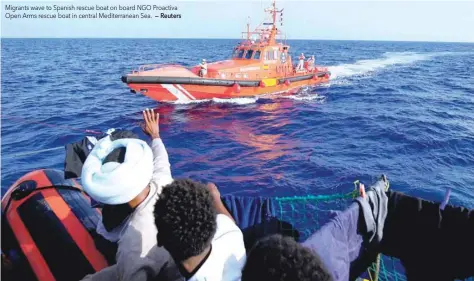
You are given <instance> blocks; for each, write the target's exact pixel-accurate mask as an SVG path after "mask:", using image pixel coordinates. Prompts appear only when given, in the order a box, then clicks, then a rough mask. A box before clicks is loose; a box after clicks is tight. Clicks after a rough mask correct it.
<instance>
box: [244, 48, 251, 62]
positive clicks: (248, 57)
mask: <svg viewBox="0 0 474 281" xmlns="http://www.w3.org/2000/svg"><path fill="white" fill-rule="evenodd" d="M252 55H253V50H248V51H247V55H246V56H245V58H246V59H248V60H249V59H250V58H251V57H252Z"/></svg>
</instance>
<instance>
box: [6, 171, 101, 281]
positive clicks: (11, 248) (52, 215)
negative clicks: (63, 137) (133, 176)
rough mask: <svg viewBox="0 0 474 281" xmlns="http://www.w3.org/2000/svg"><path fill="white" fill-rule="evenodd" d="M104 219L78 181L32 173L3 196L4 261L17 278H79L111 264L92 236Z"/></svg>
mask: <svg viewBox="0 0 474 281" xmlns="http://www.w3.org/2000/svg"><path fill="white" fill-rule="evenodd" d="M100 218H101V214H100V213H99V212H98V211H96V210H94V209H92V208H91V205H90V199H89V197H88V196H87V195H86V194H85V193H84V192H83V191H82V188H81V186H80V185H79V184H78V183H77V181H76V180H74V179H69V180H65V179H64V173H62V172H60V171H57V170H37V171H34V172H31V173H28V174H26V175H24V176H23V177H21V178H20V179H19V180H18V181H17V182H15V183H14V184H13V185H12V186H11V187H10V188H9V190H8V191H7V192H6V193H5V195H4V197H3V198H2V262H3V259H5V260H8V262H9V263H11V264H12V265H13V270H14V271H15V272H14V276H15V279H14V280H39V281H59V280H80V279H82V278H83V277H84V276H85V275H87V274H91V273H94V272H96V271H99V270H101V269H103V268H105V267H107V266H108V262H107V260H106V259H105V257H104V255H103V254H102V253H101V252H100V251H99V250H98V249H97V248H96V243H95V240H94V237H95V235H96V231H95V228H96V225H97V222H98V221H99V220H100Z"/></svg>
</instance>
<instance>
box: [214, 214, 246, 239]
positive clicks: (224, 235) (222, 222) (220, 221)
mask: <svg viewBox="0 0 474 281" xmlns="http://www.w3.org/2000/svg"><path fill="white" fill-rule="evenodd" d="M216 221H217V229H216V234H215V235H214V238H213V239H212V240H213V242H218V241H227V240H229V241H230V240H234V241H235V240H242V241H243V234H242V231H241V230H240V228H239V227H238V226H237V225H236V224H235V222H234V221H233V220H232V219H230V218H229V217H228V216H226V215H223V214H218V215H217V218H216Z"/></svg>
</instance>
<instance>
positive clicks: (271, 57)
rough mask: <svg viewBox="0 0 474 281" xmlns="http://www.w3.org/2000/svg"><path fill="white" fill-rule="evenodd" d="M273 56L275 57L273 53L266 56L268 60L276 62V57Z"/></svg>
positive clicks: (269, 52) (267, 53) (270, 52)
mask: <svg viewBox="0 0 474 281" xmlns="http://www.w3.org/2000/svg"><path fill="white" fill-rule="evenodd" d="M273 55H274V53H273V51H268V52H266V56H267V59H268V60H275V59H276V57H274V56H273Z"/></svg>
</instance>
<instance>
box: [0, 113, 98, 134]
mask: <svg viewBox="0 0 474 281" xmlns="http://www.w3.org/2000/svg"><path fill="white" fill-rule="evenodd" d="M2 117H3V118H6V119H10V120H16V121H22V122H23V123H29V124H37V125H41V126H44V127H50V128H63V129H66V130H70V131H76V132H82V133H88V134H94V135H101V134H102V132H99V131H94V130H88V129H77V128H74V127H71V126H66V125H53V124H49V123H45V122H37V121H30V120H26V119H24V118H21V117H17V116H11V115H10V116H9V115H5V114H2Z"/></svg>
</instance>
